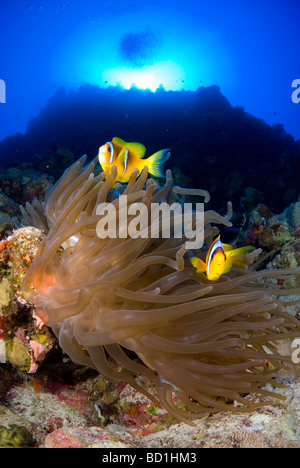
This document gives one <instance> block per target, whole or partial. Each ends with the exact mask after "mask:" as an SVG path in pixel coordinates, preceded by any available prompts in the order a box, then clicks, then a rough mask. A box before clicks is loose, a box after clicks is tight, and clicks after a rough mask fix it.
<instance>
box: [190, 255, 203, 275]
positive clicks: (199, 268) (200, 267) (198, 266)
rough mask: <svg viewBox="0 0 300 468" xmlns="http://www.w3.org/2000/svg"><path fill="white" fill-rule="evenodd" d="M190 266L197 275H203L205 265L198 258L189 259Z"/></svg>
mask: <svg viewBox="0 0 300 468" xmlns="http://www.w3.org/2000/svg"><path fill="white" fill-rule="evenodd" d="M190 261H191V264H192V265H193V267H195V268H196V269H197V273H204V272H205V271H206V264H205V263H204V262H203V261H202V260H201V259H200V258H198V257H192V258H190Z"/></svg>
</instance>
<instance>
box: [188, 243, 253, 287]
mask: <svg viewBox="0 0 300 468" xmlns="http://www.w3.org/2000/svg"><path fill="white" fill-rule="evenodd" d="M253 250H254V248H253V247H252V246H246V247H240V248H238V249H233V248H232V246H231V245H229V244H222V242H221V240H220V236H218V237H217V238H216V239H215V240H214V241H213V243H212V244H211V246H210V248H209V249H208V252H207V255H206V262H203V261H202V260H201V259H200V258H198V257H192V258H191V259H190V261H191V263H192V265H193V266H194V267H195V268H197V273H205V274H206V276H207V278H208V279H209V280H211V281H215V280H217V279H218V278H220V276H221V275H223V274H224V273H228V272H229V271H230V270H231V268H232V267H233V265H235V266H238V267H240V268H246V266H247V264H248V263H249V260H248V259H247V257H246V256H245V254H247V253H249V252H251V251H253Z"/></svg>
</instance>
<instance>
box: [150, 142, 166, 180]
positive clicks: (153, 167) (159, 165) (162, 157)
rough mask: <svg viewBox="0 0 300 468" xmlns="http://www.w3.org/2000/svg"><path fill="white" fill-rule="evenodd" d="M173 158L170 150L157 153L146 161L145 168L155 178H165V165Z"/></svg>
mask: <svg viewBox="0 0 300 468" xmlns="http://www.w3.org/2000/svg"><path fill="white" fill-rule="evenodd" d="M170 156H171V150H170V149H163V150H160V151H157V153H154V154H153V155H152V156H150V157H149V158H148V159H146V160H145V163H146V164H145V166H147V167H148V170H149V173H150V174H152V175H154V176H155V177H165V174H164V173H163V165H164V163H165V162H166V161H167V160H168V159H169V157H170Z"/></svg>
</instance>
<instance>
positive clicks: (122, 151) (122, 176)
mask: <svg viewBox="0 0 300 468" xmlns="http://www.w3.org/2000/svg"><path fill="white" fill-rule="evenodd" d="M145 152H146V148H145V146H144V145H142V144H141V143H133V142H132V143H127V142H126V141H124V140H122V139H121V138H117V137H114V138H113V139H112V141H108V142H107V143H105V145H103V146H101V147H100V148H99V154H98V158H99V163H100V164H101V166H102V169H103V171H104V172H105V173H106V174H107V175H108V174H110V171H111V168H112V167H113V166H116V167H117V172H118V175H117V181H118V182H122V183H126V182H128V180H129V177H130V175H131V174H132V172H133V171H134V170H135V169H138V171H139V174H140V173H141V172H142V170H143V169H144V167H145V166H147V167H148V171H149V174H152V175H154V176H155V177H165V175H164V173H163V172H162V166H163V164H164V163H165V162H166V161H167V160H168V159H169V157H170V154H171V150H170V149H163V150H161V151H158V152H157V153H155V154H153V155H152V156H150V157H149V158H147V159H143V157H144V155H145Z"/></svg>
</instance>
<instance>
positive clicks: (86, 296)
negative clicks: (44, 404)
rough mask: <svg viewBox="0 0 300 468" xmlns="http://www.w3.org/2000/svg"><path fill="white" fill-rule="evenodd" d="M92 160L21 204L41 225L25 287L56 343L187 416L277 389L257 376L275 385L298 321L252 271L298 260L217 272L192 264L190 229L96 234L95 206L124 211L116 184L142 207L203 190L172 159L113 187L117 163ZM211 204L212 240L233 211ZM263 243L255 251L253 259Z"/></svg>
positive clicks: (281, 273)
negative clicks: (99, 166)
mask: <svg viewBox="0 0 300 468" xmlns="http://www.w3.org/2000/svg"><path fill="white" fill-rule="evenodd" d="M95 164H96V161H93V162H91V163H90V164H88V165H86V166H85V158H81V159H80V160H79V161H77V162H76V163H75V164H74V165H73V166H71V167H70V168H69V169H68V170H67V171H66V172H65V173H64V175H63V176H62V178H61V179H60V180H59V181H58V182H57V183H56V185H55V186H54V188H53V189H52V190H51V191H50V192H49V194H48V195H47V196H46V199H45V201H44V202H43V203H39V202H37V201H34V202H33V203H32V205H31V204H29V203H28V204H27V205H26V210H25V209H23V216H24V219H25V220H26V222H27V223H28V224H30V225H34V226H36V227H38V228H40V229H42V230H44V231H45V233H46V237H45V238H44V239H43V240H42V241H41V244H40V247H39V250H38V252H37V255H36V257H35V259H34V261H33V263H32V265H31V267H30V269H29V271H28V273H27V275H26V277H25V280H24V282H23V294H24V295H25V297H26V298H27V299H28V300H29V301H31V302H32V303H33V304H35V305H36V311H37V314H38V315H39V316H40V318H41V319H42V320H43V321H44V322H45V323H46V324H47V325H49V326H50V327H51V328H52V330H53V331H54V333H55V334H56V336H57V337H58V339H59V342H60V345H61V347H62V348H63V349H64V350H65V352H66V353H68V354H69V356H70V357H71V358H72V359H73V360H74V361H75V362H77V363H80V364H82V365H85V366H90V367H93V368H96V369H98V371H99V372H100V373H101V374H102V375H103V376H104V377H105V378H107V379H108V380H112V381H126V382H128V383H129V384H131V385H132V386H133V387H134V388H136V389H138V390H139V391H141V392H143V393H144V394H146V395H147V396H150V398H151V399H152V401H154V402H156V403H157V402H160V404H161V405H163V406H164V407H165V408H166V409H167V411H169V412H170V413H171V414H172V415H173V416H175V417H176V418H178V419H179V420H181V421H184V422H187V423H192V420H193V419H195V418H198V417H199V416H201V414H203V413H213V412H219V411H223V410H231V411H238V412H241V411H249V410H251V409H254V408H256V407H257V406H260V405H263V404H266V402H265V401H264V402H262V401H260V402H259V403H254V402H253V401H249V400H248V399H247V396H245V394H249V393H257V394H261V395H263V396H276V397H278V398H282V397H281V395H279V394H277V393H273V392H269V391H267V390H266V389H263V388H261V387H263V386H264V385H265V384H266V383H272V384H273V385H277V384H276V382H275V381H274V380H273V377H274V376H275V375H276V372H277V370H278V369H280V368H282V367H287V366H289V360H290V358H289V357H287V356H286V357H283V356H280V354H279V353H278V351H277V347H276V344H277V342H279V341H280V340H282V339H291V340H292V339H294V337H295V336H299V333H300V322H298V321H297V320H296V319H295V318H294V317H291V316H289V314H287V313H286V312H285V311H284V307H283V305H282V304H281V303H280V301H278V300H276V299H275V298H276V296H279V295H280V296H282V295H283V294H284V293H285V292H284V291H283V290H282V289H280V290H279V291H276V290H274V289H273V290H272V291H268V289H267V288H264V287H261V286H259V285H257V284H256V283H255V280H256V279H257V278H259V277H267V278H286V277H289V276H290V275H293V274H294V273H295V272H296V270H291V269H290V270H274V271H272V270H268V271H254V270H251V267H250V268H249V269H248V270H245V269H240V268H238V267H234V268H233V269H232V270H231V271H230V272H229V273H226V275H223V276H221V277H220V278H219V280H218V281H214V282H210V281H209V280H208V279H207V277H206V276H205V275H204V274H202V273H196V271H195V269H194V268H193V267H192V266H191V263H190V261H189V258H188V255H187V253H186V251H185V248H184V243H185V240H186V239H184V238H170V239H165V238H151V237H149V236H147V237H145V238H143V237H142V236H140V237H138V238H130V237H128V236H127V237H125V238H122V236H117V237H116V238H104V239H101V238H100V237H98V235H97V230H96V226H97V223H98V222H99V220H100V219H101V217H102V216H101V215H97V213H96V210H97V206H98V205H99V204H100V203H104V202H110V203H112V204H113V205H114V207H115V209H116V211H117V212H118V209H119V208H118V200H119V195H120V194H123V195H127V202H128V205H129V206H130V205H131V204H132V203H134V202H140V203H143V204H145V205H146V206H147V207H149V206H150V204H151V203H162V202H167V203H169V204H170V203H171V202H172V200H174V199H176V197H179V196H181V195H182V196H184V195H185V194H188V195H191V194H194V195H202V196H203V195H204V196H205V195H206V196H208V194H207V192H204V191H200V190H195V191H192V190H190V189H178V188H176V187H173V184H172V176H171V173H170V171H167V173H166V183H165V185H164V186H163V187H159V185H158V184H157V183H156V182H155V181H154V180H153V179H148V172H147V168H145V169H144V170H143V172H142V173H141V175H140V177H137V173H136V172H133V173H132V175H131V177H130V180H129V182H128V184H127V185H122V186H119V187H116V185H115V182H116V171H114V168H113V169H112V171H111V173H110V175H108V176H107V177H106V176H105V175H104V174H103V173H101V172H99V171H95ZM229 208H230V205H229ZM229 211H230V210H229ZM204 216H205V217H204V220H205V231H204V238H205V242H206V244H209V241H210V240H211V239H212V237H213V235H215V234H216V233H218V229H217V228H216V227H213V226H212V224H218V223H219V224H220V223H221V224H225V225H230V224H231V223H230V221H229V217H230V213H229V214H228V215H227V216H225V217H222V216H220V215H219V214H217V213H216V212H214V211H207V212H205V215H204ZM108 219H109V218H108ZM120 219H121V218H120ZM130 219H131V218H130V217H128V219H127V220H126V226H124V225H122V223H121V222H120V225H118V233H119V234H120V233H121V232H122V230H124V229H125V228H127V223H129V221H130ZM198 254H199V253H198ZM257 254H258V252H257V251H256V252H253V253H250V254H248V255H249V262H250V261H252V260H254V258H255V256H256V255H257ZM297 293H298V294H299V291H297V290H293V294H297ZM286 294H289V291H286ZM286 304H287V303H285V305H286ZM137 356H138V357H139V359H138V358H137ZM140 374H143V375H144V376H146V377H148V378H149V379H150V380H151V381H152V382H153V383H154V384H155V385H156V389H157V395H149V394H148V393H147V391H146V390H145V389H143V388H141V387H140V386H139V385H138V383H137V380H136V377H137V376H139V375H140ZM231 401H235V402H236V404H235V405H233V404H230V402H231Z"/></svg>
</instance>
